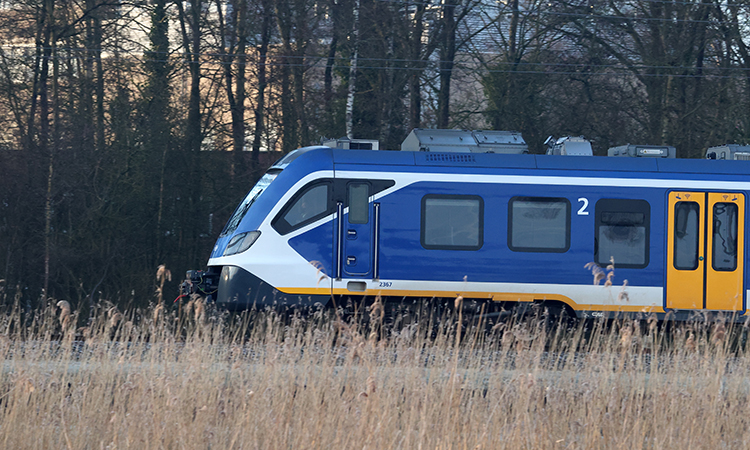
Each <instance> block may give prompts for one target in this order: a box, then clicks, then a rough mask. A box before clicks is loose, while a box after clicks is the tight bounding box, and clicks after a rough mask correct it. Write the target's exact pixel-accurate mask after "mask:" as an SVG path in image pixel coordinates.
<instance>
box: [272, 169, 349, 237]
mask: <svg viewBox="0 0 750 450" xmlns="http://www.w3.org/2000/svg"><path fill="white" fill-rule="evenodd" d="M320 186H325V187H326V208H325V210H322V211H319V212H317V213H313V214H312V215H311V216H309V217H306V218H304V219H303V220H301V221H299V222H295V223H294V224H292V223H290V222H289V221H288V220H287V215H288V214H289V213H290V212H291V211H292V210H293V208H294V207H295V206H296V205H297V203H298V202H299V201H300V200H301V199H302V197H304V196H305V195H307V194H308V193H309V192H311V191H312V190H313V189H315V188H318V187H320ZM334 209H335V208H334V201H333V180H329V179H325V180H316V181H313V182H311V183H308V184H307V185H305V186H304V187H303V188H302V189H300V190H299V191H298V192H297V193H296V194H294V195H293V196H292V198H290V199H289V201H287V202H286V204H285V205H284V207H283V208H281V211H279V213H278V214H277V215H276V217H275V218H274V219H273V221H272V222H271V226H272V227H273V228H274V229H275V230H276V231H277V232H278V233H279V234H281V235H285V234H288V233H291V232H292V231H294V230H298V229H300V228H302V227H304V226H307V225H309V224H311V223H313V222H315V221H317V220H319V219H321V218H323V217H326V216H328V215H330V214H333V212H334Z"/></svg>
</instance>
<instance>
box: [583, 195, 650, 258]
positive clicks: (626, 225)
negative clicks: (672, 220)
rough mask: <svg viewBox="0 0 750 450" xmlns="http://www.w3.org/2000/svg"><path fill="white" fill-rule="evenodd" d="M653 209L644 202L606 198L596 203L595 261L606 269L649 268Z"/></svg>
mask: <svg viewBox="0 0 750 450" xmlns="http://www.w3.org/2000/svg"><path fill="white" fill-rule="evenodd" d="M650 221H651V206H650V205H649V204H648V202H646V201H645V200H628V199H612V198H605V199H601V200H599V201H598V202H596V238H595V245H594V259H595V261H596V263H597V264H599V265H601V266H605V265H608V264H610V261H611V260H614V262H615V267H623V268H632V269H642V268H644V267H646V266H647V265H648V259H649V250H648V247H649V235H650V226H649V223H650Z"/></svg>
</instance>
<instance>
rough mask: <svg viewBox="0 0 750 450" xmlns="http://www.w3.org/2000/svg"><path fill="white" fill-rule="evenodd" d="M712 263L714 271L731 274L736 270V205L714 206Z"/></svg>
mask: <svg viewBox="0 0 750 450" xmlns="http://www.w3.org/2000/svg"><path fill="white" fill-rule="evenodd" d="M713 225H714V226H713V233H714V238H713V245H712V247H713V249H712V251H711V253H712V258H711V260H712V263H711V265H712V266H713V269H714V270H718V271H726V272H732V271H734V270H736V269H737V205H736V204H735V203H716V204H715V205H714V221H713Z"/></svg>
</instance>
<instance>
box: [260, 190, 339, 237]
mask: <svg viewBox="0 0 750 450" xmlns="http://www.w3.org/2000/svg"><path fill="white" fill-rule="evenodd" d="M331 204H332V201H331V185H330V183H316V184H314V185H311V186H308V187H306V188H305V189H303V190H302V191H301V193H299V194H297V195H295V196H294V197H292V199H291V200H290V201H289V203H287V205H286V206H285V207H284V209H283V210H282V211H281V213H280V214H279V215H278V216H277V217H276V219H274V221H273V222H272V225H273V227H274V228H276V231H278V232H279V233H280V234H286V233H288V232H290V231H292V230H294V229H296V228H300V227H302V226H304V225H307V224H309V223H312V222H314V221H316V220H318V219H320V218H321V217H324V216H325V215H327V214H330V213H331V212H332V207H331Z"/></svg>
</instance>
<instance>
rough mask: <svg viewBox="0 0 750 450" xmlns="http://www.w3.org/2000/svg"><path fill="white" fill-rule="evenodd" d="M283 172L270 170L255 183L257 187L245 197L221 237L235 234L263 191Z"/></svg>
mask: <svg viewBox="0 0 750 450" xmlns="http://www.w3.org/2000/svg"><path fill="white" fill-rule="evenodd" d="M279 172H281V171H280V170H269V171H268V172H267V173H266V174H265V175H263V177H261V179H260V180H258V182H257V183H255V186H253V188H252V189H250V192H249V193H248V194H247V196H245V199H244V200H242V203H240V206H238V207H237V209H236V210H235V211H234V214H232V217H230V218H229V221H227V225H226V226H225V227H224V230H223V231H222V232H221V236H226V235H227V234H230V233H233V232H234V230H236V229H237V227H238V226H239V225H240V222H242V219H244V218H245V214H247V212H248V211H249V210H250V207H251V206H252V205H253V203H255V200H256V199H257V198H258V197H259V196H260V194H262V193H263V191H265V190H266V188H267V187H268V186H269V185H270V184H271V182H272V181H273V180H274V179H276V176H277V175H278V174H279Z"/></svg>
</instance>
